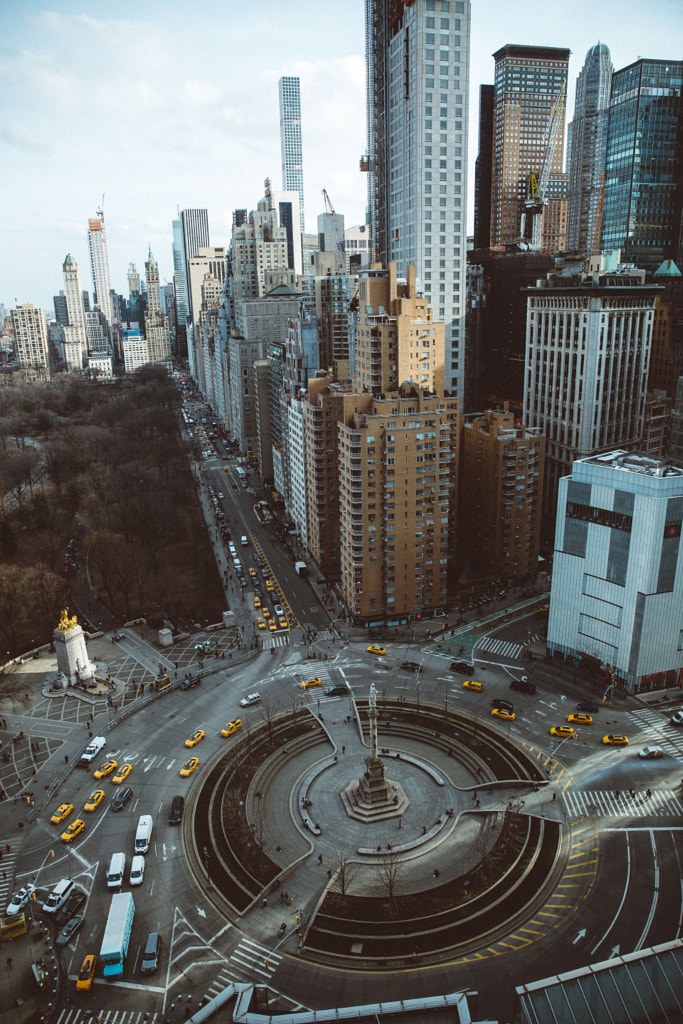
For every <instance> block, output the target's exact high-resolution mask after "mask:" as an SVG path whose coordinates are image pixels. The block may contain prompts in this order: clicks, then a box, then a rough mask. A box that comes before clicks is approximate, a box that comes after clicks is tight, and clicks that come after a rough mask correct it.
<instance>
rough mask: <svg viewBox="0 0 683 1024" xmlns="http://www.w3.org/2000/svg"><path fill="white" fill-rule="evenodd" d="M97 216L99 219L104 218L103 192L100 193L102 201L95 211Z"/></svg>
mask: <svg viewBox="0 0 683 1024" xmlns="http://www.w3.org/2000/svg"><path fill="white" fill-rule="evenodd" d="M97 216H98V217H99V218H100V220H102V221H103V220H104V192H103V193H102V202H101V203H100V208H99V210H98V211H97Z"/></svg>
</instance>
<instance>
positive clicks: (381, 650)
mask: <svg viewBox="0 0 683 1024" xmlns="http://www.w3.org/2000/svg"><path fill="white" fill-rule="evenodd" d="M367 650H368V654H386V653H387V649H386V647H378V646H377V644H370V646H369V647H368V649H367Z"/></svg>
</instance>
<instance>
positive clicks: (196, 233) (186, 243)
mask: <svg viewBox="0 0 683 1024" xmlns="http://www.w3.org/2000/svg"><path fill="white" fill-rule="evenodd" d="M180 220H181V223H182V229H183V258H184V260H185V287H186V290H187V291H186V294H187V308H188V321H187V322H188V323H192V321H193V319H194V316H193V311H192V292H191V288H190V260H192V259H194V257H195V256H196V255H197V253H198V252H199V250H200V249H208V248H209V246H210V245H211V243H210V242H209V212H208V210H183V211H182V212H181V214H180Z"/></svg>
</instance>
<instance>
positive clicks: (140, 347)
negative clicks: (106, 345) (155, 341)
mask: <svg viewBox="0 0 683 1024" xmlns="http://www.w3.org/2000/svg"><path fill="white" fill-rule="evenodd" d="M122 347H123V366H124V371H125V372H126V373H134V372H135V370H138V369H139V368H140V367H141V366H145V365H146V364H147V363H148V362H149V351H148V348H147V339H146V338H144V337H143V335H142V334H141V333H140V330H139V329H138V328H135V329H131V330H130V331H124V332H123V341H122Z"/></svg>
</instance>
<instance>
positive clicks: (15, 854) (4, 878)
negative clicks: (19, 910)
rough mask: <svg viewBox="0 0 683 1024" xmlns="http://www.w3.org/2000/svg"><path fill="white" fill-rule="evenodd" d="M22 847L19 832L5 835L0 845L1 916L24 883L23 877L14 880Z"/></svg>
mask: <svg viewBox="0 0 683 1024" xmlns="http://www.w3.org/2000/svg"><path fill="white" fill-rule="evenodd" d="M20 847H21V836H20V835H19V834H17V835H11V836H3V845H2V846H0V912H1V913H0V916H2V914H3V913H4V911H5V908H6V906H7V904H8V903H9V901H10V897H11V896H12V894H13V893H14V892H16V890H17V889H21V887H22V885H24V881H22V880H21V879H20V880H18V881H16V882H13V881H12V880H13V878H14V874H15V870H16V866H17V863H18V861H19V852H20Z"/></svg>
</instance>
